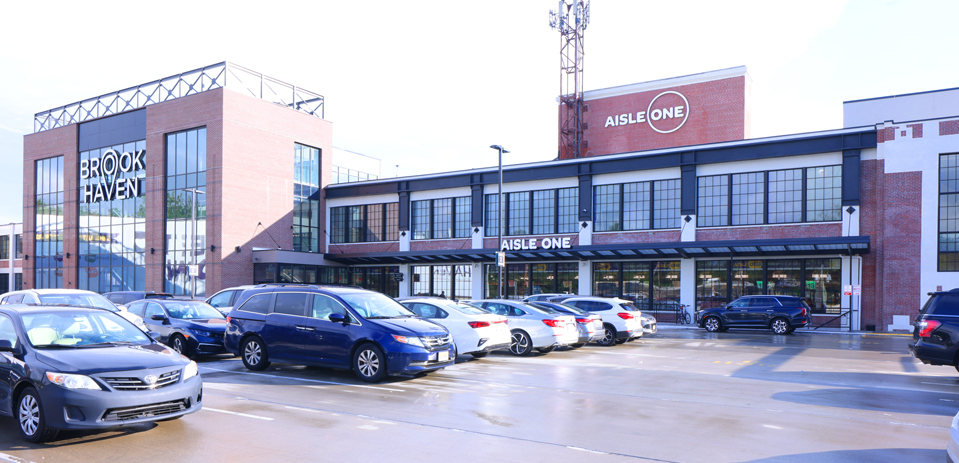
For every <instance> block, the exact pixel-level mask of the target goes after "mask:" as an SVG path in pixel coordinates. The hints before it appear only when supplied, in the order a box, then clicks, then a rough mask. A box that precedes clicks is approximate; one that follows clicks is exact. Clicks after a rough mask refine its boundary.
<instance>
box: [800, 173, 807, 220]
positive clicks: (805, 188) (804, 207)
mask: <svg viewBox="0 0 959 463" xmlns="http://www.w3.org/2000/svg"><path fill="white" fill-rule="evenodd" d="M800 188H801V189H802V217H800V218H799V222H800V223H802V222H805V221H806V190H807V189H808V187H807V185H806V168H805V167H804V168H802V186H800Z"/></svg>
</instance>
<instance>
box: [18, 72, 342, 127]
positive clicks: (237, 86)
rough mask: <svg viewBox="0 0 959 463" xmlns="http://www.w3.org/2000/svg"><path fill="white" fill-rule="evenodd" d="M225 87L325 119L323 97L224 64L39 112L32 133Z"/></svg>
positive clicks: (34, 119) (34, 120) (259, 74)
mask: <svg viewBox="0 0 959 463" xmlns="http://www.w3.org/2000/svg"><path fill="white" fill-rule="evenodd" d="M224 87H225V88H228V89H230V90H234V91H237V92H240V93H243V94H246V95H250V96H253V97H256V98H260V99H263V100H266V101H269V102H271V103H275V104H278V105H282V106H286V107H288V108H291V109H295V110H297V111H300V112H303V113H306V114H309V115H311V116H316V117H319V118H321V119H322V118H324V116H325V106H324V104H323V103H324V99H323V96H322V95H320V94H318V93H313V92H310V91H308V90H304V89H302V88H300V87H297V86H295V85H291V84H288V83H285V82H282V81H280V80H277V79H274V78H272V77H268V76H264V75H263V74H261V73H258V72H255V71H252V70H250V69H247V68H244V67H242V66H237V65H235V64H232V63H229V62H226V61H224V62H222V63H217V64H213V65H210V66H205V67H202V68H199V69H194V70H192V71H187V72H183V73H180V74H176V75H173V76H170V77H167V78H164V79H160V80H155V81H153V82H148V83H145V84H142V85H137V86H135V87H129V88H125V89H123V90H119V91H116V92H112V93H107V94H105V95H100V96H97V97H93V98H88V99H86V100H82V101H78V102H76V103H71V104H68V105H65V106H60V107H59V108H54V109H50V110H47V111H43V112H39V113H37V114H35V115H34V116H33V132H34V133H37V132H43V131H45V130H50V129H55V128H57V127H63V126H66V125H70V124H77V123H80V122H85V121H89V120H93V119H97V118H100V117H104V116H110V115H113V114H119V113H122V112H125V111H130V110H134V109H139V108H144V107H146V106H149V105H152V104H157V103H162V102H164V101H170V100H175V99H177V98H182V97H185V96H189V95H195V94H197V93H202V92H206V91H209V90H213V89H217V88H224Z"/></svg>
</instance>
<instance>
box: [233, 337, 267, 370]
mask: <svg viewBox="0 0 959 463" xmlns="http://www.w3.org/2000/svg"><path fill="white" fill-rule="evenodd" d="M240 355H241V356H242V357H243V365H245V366H246V367H247V368H248V369H250V370H253V371H260V370H265V369H266V367H268V366H270V357H269V356H268V355H267V353H266V346H265V345H264V344H263V340H262V339H260V338H258V337H256V336H253V337H250V338H247V339H246V341H243V348H242V349H240Z"/></svg>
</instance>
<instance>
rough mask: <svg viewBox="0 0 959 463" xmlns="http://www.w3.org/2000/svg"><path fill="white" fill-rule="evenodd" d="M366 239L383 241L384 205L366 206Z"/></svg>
mask: <svg viewBox="0 0 959 463" xmlns="http://www.w3.org/2000/svg"><path fill="white" fill-rule="evenodd" d="M364 228H365V229H366V241H383V205H382V204H370V205H367V206H366V226H365V227H364Z"/></svg>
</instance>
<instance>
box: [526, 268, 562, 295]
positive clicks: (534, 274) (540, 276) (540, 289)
mask: <svg viewBox="0 0 959 463" xmlns="http://www.w3.org/2000/svg"><path fill="white" fill-rule="evenodd" d="M531 267H532V269H531V281H532V282H533V283H532V287H531V288H530V290H531V292H532V294H544V293H554V292H556V289H555V288H556V264H533V265H532V266H531Z"/></svg>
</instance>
